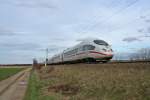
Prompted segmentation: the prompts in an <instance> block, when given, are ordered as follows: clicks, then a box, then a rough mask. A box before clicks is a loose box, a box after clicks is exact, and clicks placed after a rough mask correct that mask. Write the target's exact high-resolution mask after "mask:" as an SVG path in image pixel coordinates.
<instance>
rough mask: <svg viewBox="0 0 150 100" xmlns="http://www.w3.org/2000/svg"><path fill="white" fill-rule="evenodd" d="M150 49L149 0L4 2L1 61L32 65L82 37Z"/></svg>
mask: <svg viewBox="0 0 150 100" xmlns="http://www.w3.org/2000/svg"><path fill="white" fill-rule="evenodd" d="M89 37H90V38H91V37H93V38H95V37H96V38H99V39H102V40H105V41H107V42H108V43H109V44H111V45H112V48H113V50H114V51H115V52H133V51H136V50H138V49H140V48H149V47H150V44H149V43H150V0H0V63H2V64H6V63H32V59H33V58H34V57H36V58H38V59H41V58H42V57H44V56H45V51H44V49H45V48H49V56H52V55H53V54H55V53H57V52H60V51H62V50H63V49H65V48H68V47H70V46H73V45H75V44H76V43H78V41H77V40H79V39H84V38H89Z"/></svg>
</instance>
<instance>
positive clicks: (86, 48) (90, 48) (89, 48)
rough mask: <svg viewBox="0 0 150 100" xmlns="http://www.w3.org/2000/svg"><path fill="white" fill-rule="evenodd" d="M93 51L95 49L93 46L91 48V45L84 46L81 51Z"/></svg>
mask: <svg viewBox="0 0 150 100" xmlns="http://www.w3.org/2000/svg"><path fill="white" fill-rule="evenodd" d="M94 49H95V46H93V45H84V46H83V48H82V50H83V51H86V50H94Z"/></svg>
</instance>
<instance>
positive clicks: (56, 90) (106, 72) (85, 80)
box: [29, 63, 150, 100]
mask: <svg viewBox="0 0 150 100" xmlns="http://www.w3.org/2000/svg"><path fill="white" fill-rule="evenodd" d="M37 72H38V78H37V79H36V80H38V81H37V82H38V85H37V86H36V87H38V89H37V91H39V93H37V94H36V95H37V97H38V98H37V99H38V100H150V63H116V64H115V63H114V64H72V65H51V66H48V67H45V68H42V69H41V70H40V71H37ZM30 92H31V91H30ZM29 100H34V99H29Z"/></svg>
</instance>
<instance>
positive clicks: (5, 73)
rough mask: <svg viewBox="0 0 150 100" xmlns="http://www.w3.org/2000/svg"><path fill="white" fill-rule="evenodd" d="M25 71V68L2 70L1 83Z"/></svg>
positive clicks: (0, 72) (0, 71) (0, 69)
mask: <svg viewBox="0 0 150 100" xmlns="http://www.w3.org/2000/svg"><path fill="white" fill-rule="evenodd" d="M23 69H24V68H0V81H1V80H4V79H6V78H8V77H10V76H12V75H14V74H16V73H18V72H19V71H21V70H23Z"/></svg>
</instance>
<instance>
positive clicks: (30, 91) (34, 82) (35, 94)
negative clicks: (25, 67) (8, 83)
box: [24, 72, 39, 100]
mask: <svg viewBox="0 0 150 100" xmlns="http://www.w3.org/2000/svg"><path fill="white" fill-rule="evenodd" d="M38 86H39V83H38V79H37V76H36V74H35V72H31V74H30V78H29V84H28V88H27V92H26V96H25V99H24V100H38V98H39V88H38Z"/></svg>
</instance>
